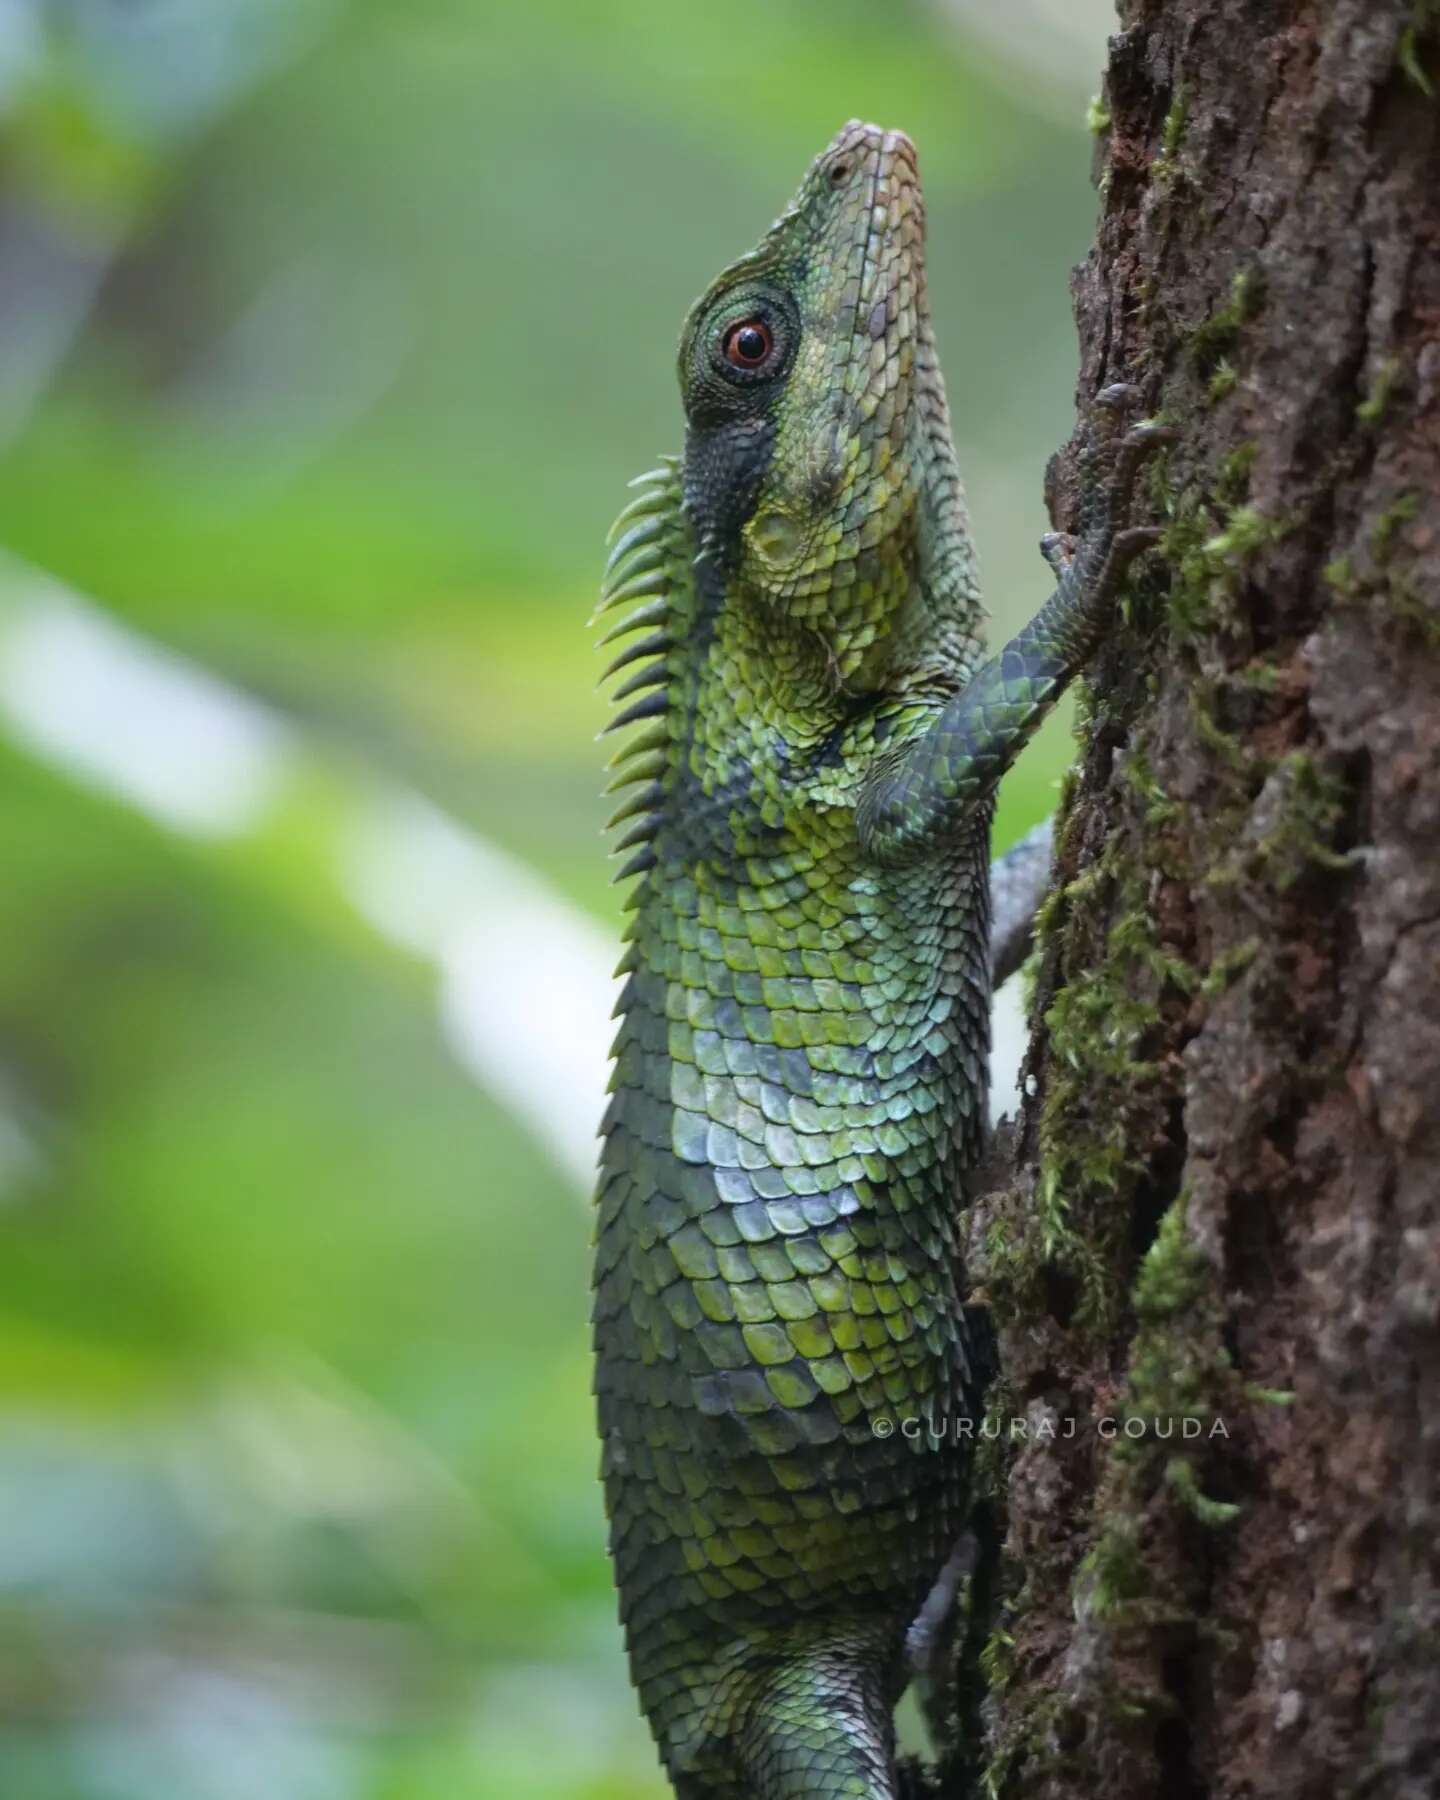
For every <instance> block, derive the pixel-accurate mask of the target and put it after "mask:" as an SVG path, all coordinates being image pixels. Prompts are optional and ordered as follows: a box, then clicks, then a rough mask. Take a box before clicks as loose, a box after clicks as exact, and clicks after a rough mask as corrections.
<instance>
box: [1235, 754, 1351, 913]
mask: <svg viewBox="0 0 1440 1800" xmlns="http://www.w3.org/2000/svg"><path fill="white" fill-rule="evenodd" d="M1270 779H1271V782H1272V783H1273V784H1274V787H1275V801H1276V805H1275V814H1276V818H1275V823H1274V825H1273V826H1272V827H1271V829H1270V831H1269V832H1268V833H1267V834H1266V836H1265V837H1264V838H1262V839H1261V841H1260V843H1259V844H1258V845H1257V846H1256V847H1255V851H1254V857H1255V860H1256V861H1257V863H1258V864H1259V865H1260V867H1261V868H1262V869H1263V870H1264V872H1265V873H1266V875H1267V876H1268V877H1269V879H1270V880H1271V881H1272V882H1273V884H1274V886H1275V887H1276V888H1277V889H1278V890H1279V891H1280V892H1281V893H1285V892H1286V891H1287V890H1288V889H1290V888H1292V887H1294V886H1295V884H1296V883H1297V882H1298V881H1300V880H1302V879H1303V878H1304V877H1305V876H1306V875H1308V874H1310V872H1311V871H1312V870H1313V869H1315V868H1322V869H1333V870H1341V871H1347V872H1348V871H1349V870H1350V869H1352V868H1353V867H1354V865H1355V862H1356V860H1357V857H1358V855H1359V852H1357V851H1354V850H1336V849H1335V847H1334V841H1335V838H1336V836H1337V835H1338V834H1339V831H1340V829H1341V827H1342V825H1343V823H1344V820H1345V815H1346V813H1347V811H1348V810H1349V804H1350V786H1349V783H1348V782H1347V781H1345V780H1344V779H1343V778H1342V777H1341V776H1339V775H1337V774H1335V773H1333V772H1332V771H1330V770H1327V769H1324V768H1322V767H1321V766H1320V764H1319V763H1318V762H1317V761H1316V759H1315V758H1314V757H1313V756H1311V755H1310V754H1309V753H1308V752H1307V751H1304V750H1295V751H1292V752H1291V754H1290V755H1289V756H1287V757H1285V758H1283V760H1282V761H1281V762H1279V763H1278V764H1277V765H1276V767H1275V769H1274V771H1273V772H1272V774H1271V778H1270Z"/></svg>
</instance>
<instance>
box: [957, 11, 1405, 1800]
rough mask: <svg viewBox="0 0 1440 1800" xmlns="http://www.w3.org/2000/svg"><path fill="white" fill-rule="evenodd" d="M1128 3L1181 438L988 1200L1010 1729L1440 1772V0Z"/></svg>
mask: <svg viewBox="0 0 1440 1800" xmlns="http://www.w3.org/2000/svg"><path fill="white" fill-rule="evenodd" d="M1121 13H1122V21H1123V23H1124V25H1125V27H1126V29H1125V30H1124V31H1123V32H1122V34H1121V35H1120V36H1118V37H1116V38H1115V39H1114V40H1112V45H1111V51H1112V54H1111V61H1110V67H1109V70H1108V74H1107V79H1106V90H1105V97H1106V103H1107V106H1108V109H1109V112H1110V114H1111V124H1110V127H1109V130H1108V132H1107V133H1106V134H1105V135H1104V137H1103V138H1102V140H1101V145H1100V162H1101V168H1102V172H1103V173H1102V194H1103V210H1102V218H1101V223H1100V228H1099V235H1098V239H1097V243H1096V246H1095V248H1094V250H1093V252H1092V254H1091V256H1090V258H1089V260H1088V261H1087V262H1086V264H1085V265H1084V266H1083V267H1082V268H1081V269H1080V270H1079V272H1078V275H1077V281H1076V309H1077V314H1078V319H1079V325H1080V336H1081V344H1082V356H1083V367H1082V377H1081V393H1082V395H1084V396H1088V395H1091V394H1093V393H1094V392H1096V391H1097V390H1098V389H1099V388H1100V387H1102V386H1103V385H1104V384H1105V383H1107V382H1111V381H1116V380H1131V381H1136V382H1138V383H1139V384H1140V385H1141V387H1142V389H1143V391H1144V393H1145V396H1146V401H1147V404H1148V405H1149V407H1150V408H1151V410H1152V411H1156V412H1160V413H1161V414H1162V415H1163V416H1165V417H1166V418H1168V419H1169V420H1171V421H1172V422H1173V423H1175V424H1176V425H1178V426H1179V428H1180V432H1181V438H1180V441H1179V443H1178V444H1177V445H1176V446H1175V448H1174V449H1173V450H1172V451H1170V452H1168V453H1167V454H1166V455H1165V456H1163V457H1162V459H1161V460H1160V462H1159V464H1158V465H1157V467H1156V469H1155V471H1154V474H1153V478H1152V484H1151V486H1152V500H1153V502H1154V504H1155V506H1156V507H1157V508H1158V509H1159V510H1160V511H1161V513H1162V516H1163V518H1164V521H1165V524H1166V527H1167V531H1166V541H1165V544H1164V547H1163V550H1162V552H1161V554H1160V555H1159V556H1158V557H1156V558H1153V559H1152V563H1151V567H1150V568H1149V570H1148V572H1147V573H1145V574H1142V575H1141V576H1140V577H1138V578H1137V580H1136V582H1135V583H1134V585H1133V588H1132V593H1131V596H1130V601H1129V606H1128V619H1127V621H1126V622H1125V623H1124V624H1123V625H1120V626H1117V629H1116V631H1115V633H1114V635H1113V639H1112V641H1111V643H1110V644H1109V645H1108V646H1107V648H1106V650H1105V652H1104V654H1103V655H1102V657H1101V659H1100V660H1099V662H1098V664H1097V667H1096V669H1095V670H1094V672H1093V681H1092V683H1091V687H1090V698H1089V705H1088V707H1087V708H1086V709H1085V712H1086V717H1085V722H1084V724H1083V726H1082V730H1081V734H1080V736H1081V745H1082V749H1081V761H1080V766H1079V769H1078V771H1077V776H1076V779H1075V781H1074V782H1073V784H1072V787H1071V791H1070V793H1069V795H1068V797H1067V802H1066V807H1065V810H1064V812H1063V815H1062V820H1061V824H1060V828H1059V832H1058V836H1057V868H1058V879H1059V882H1060V884H1061V885H1060V889H1059V895H1058V898H1057V900H1056V901H1055V902H1054V903H1053V904H1052V907H1051V909H1050V914H1049V916H1048V917H1047V918H1046V919H1045V921H1044V923H1043V928H1042V931H1041V934H1040V942H1041V950H1040V956H1039V974H1038V982H1037V989H1036V1002H1035V1005H1036V1016H1037V1019H1038V1020H1039V1023H1038V1025H1037V1032H1036V1038H1035V1042H1034V1047H1033V1049H1032V1054H1031V1061H1030V1069H1029V1082H1028V1089H1027V1091H1028V1094H1029V1098H1028V1099H1027V1101H1026V1104H1025V1108H1024V1112H1023V1116H1022V1118H1021V1120H1020V1122H1019V1125H1018V1128H1017V1130H1016V1131H1015V1133H1014V1135H1013V1136H1012V1137H1011V1139H1010V1140H1009V1141H1008V1143H1006V1144H1004V1145H1002V1146H1001V1150H1000V1172H999V1175H998V1178H997V1183H996V1191H995V1192H993V1193H991V1194H990V1195H989V1196H988V1197H987V1198H986V1199H985V1200H983V1201H982V1202H981V1203H980V1204H979V1205H978V1206H977V1207H976V1208H975V1209H974V1212H973V1215H972V1219H973V1230H972V1272H973V1275H974V1276H975V1278H977V1279H978V1280H979V1282H980V1283H981V1285H982V1289H983V1293H984V1296H985V1297H986V1298H988V1300H989V1302H990V1304H991V1306H992V1308H993V1313H994V1317H995V1320H996V1324H997V1331H998V1337H999V1347H1000V1364H1001V1368H1002V1371H1003V1374H1002V1381H1001V1386H1000V1389H999V1391H998V1392H997V1394H996V1397H995V1402H994V1407H993V1409H992V1421H994V1422H998V1421H1001V1420H1005V1421H1008V1420H1009V1419H1011V1418H1019V1419H1022V1420H1024V1421H1025V1426H1026V1432H1027V1435H1026V1436H1025V1438H1024V1439H1023V1440H1019V1441H1016V1442H1014V1443H1012V1444H1011V1446H1010V1448H1009V1451H1008V1453H1007V1454H1008V1467H1007V1469H1006V1471H1005V1474H1006V1482H1005V1488H1004V1494H1005V1498H1004V1504H1003V1507H1002V1509H1001V1527H1002V1531H1003V1534H1004V1564H1003V1574H1002V1582H1001V1587H1002V1596H1003V1598H1002V1601H1001V1605H1000V1610H999V1612H998V1614H996V1615H994V1617H993V1620H992V1623H993V1625H994V1629H993V1631H992V1635H991V1637H990V1642H989V1645H988V1648H987V1651H986V1654H985V1657H984V1666H985V1669H986V1672H987V1674H988V1677H989V1682H990V1691H989V1697H988V1699H987V1700H986V1702H985V1717H986V1727H987V1735H986V1741H985V1744H984V1747H983V1752H982V1758H983V1760H984V1761H985V1763H986V1764H987V1772H988V1779H989V1782H990V1784H991V1787H992V1790H993V1791H995V1792H997V1793H1000V1794H1014V1795H1021V1794H1023V1795H1024V1796H1025V1797H1026V1800H1060V1797H1061V1796H1066V1797H1069V1796H1081V1795H1084V1796H1087V1797H1089V1796H1094V1795H1104V1796H1105V1800H1129V1797H1131V1796H1135V1797H1138V1796H1146V1797H1147V1800H1148V1797H1149V1796H1158V1795H1164V1796H1179V1797H1181V1800H1185V1797H1187V1796H1188V1797H1191V1800H1194V1797H1198V1796H1206V1797H1207V1800H1239V1797H1240V1796H1246V1797H1256V1800H1258V1797H1260V1796H1271V1795H1275V1796H1280V1795H1284V1796H1294V1797H1301V1800H1308V1797H1310V1796H1314V1800H1332V1797H1334V1796H1341V1795H1365V1796H1375V1797H1381V1796H1384V1797H1389V1796H1395V1797H1397V1800H1398V1797H1401V1796H1404V1797H1405V1800H1411V1797H1418V1796H1421V1795H1432V1794H1440V1548H1437V1546H1440V1329H1437V1327H1440V100H1437V98H1436V93H1437V92H1440V5H1437V4H1436V0H1127V3H1125V4H1122V6H1121ZM1064 485H1065V484H1064V482H1063V480H1062V481H1060V482H1058V483H1057V490H1063V488H1064ZM1056 510H1057V511H1058V513H1059V514H1060V515H1061V516H1060V517H1059V519H1058V520H1057V522H1058V523H1060V524H1062V525H1063V524H1064V523H1065V519H1064V516H1063V515H1064V511H1065V508H1064V506H1063V504H1061V505H1059V506H1058V507H1057V509H1056ZM1109 1418H1113V1419H1116V1420H1117V1421H1123V1420H1126V1419H1139V1420H1141V1421H1142V1422H1143V1429H1144V1432H1145V1435H1143V1436H1141V1437H1137V1438H1127V1437H1125V1435H1124V1427H1123V1426H1118V1427H1117V1428H1116V1429H1117V1435H1115V1436H1113V1437H1111V1436H1106V1435H1104V1428H1103V1427H1101V1426H1100V1423H1099V1422H1100V1421H1102V1420H1104V1419H1109ZM1187 1418H1189V1419H1194V1420H1197V1421H1198V1422H1199V1424H1200V1427H1201V1431H1200V1435H1198V1436H1194V1437H1191V1438H1189V1439H1186V1438H1184V1437H1183V1436H1182V1435H1181V1434H1182V1432H1183V1430H1184V1429H1185V1428H1184V1426H1183V1423H1182V1421H1183V1420H1185V1419H1187ZM1217 1419H1218V1420H1220V1421H1221V1422H1222V1424H1223V1431H1224V1433H1225V1434H1226V1435H1220V1434H1219V1432H1218V1431H1217V1430H1216V1426H1215V1421H1216V1420H1217ZM1157 1420H1158V1421H1160V1422H1161V1426H1160V1429H1163V1428H1164V1425H1165V1424H1167V1423H1168V1424H1169V1426H1170V1428H1171V1430H1172V1432H1173V1433H1174V1435H1172V1436H1170V1437H1168V1438H1165V1437H1161V1436H1160V1435H1159V1431H1158V1430H1157V1428H1156V1424H1155V1421H1157ZM1047 1421H1048V1422H1049V1426H1050V1429H1053V1430H1054V1431H1055V1432H1056V1433H1057V1435H1056V1436H1055V1437H1053V1438H1052V1437H1050V1436H1048V1435H1046V1423H1047ZM1132 1429H1133V1427H1132ZM1067 1432H1069V1433H1073V1435H1066V1434H1067ZM1002 1460H1003V1459H1002Z"/></svg>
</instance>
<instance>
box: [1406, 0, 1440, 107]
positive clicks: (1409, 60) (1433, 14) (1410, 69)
mask: <svg viewBox="0 0 1440 1800" xmlns="http://www.w3.org/2000/svg"><path fill="white" fill-rule="evenodd" d="M1437 23H1440V0H1415V5H1414V6H1413V7H1412V9H1411V12H1410V21H1409V23H1408V24H1407V25H1406V27H1405V29H1404V30H1403V31H1402V32H1401V33H1400V42H1399V44H1398V45H1397V46H1396V51H1395V60H1396V61H1397V62H1398V63H1399V65H1400V67H1401V68H1402V69H1403V70H1404V72H1405V76H1406V79H1407V80H1408V81H1410V82H1411V83H1412V84H1413V85H1414V86H1415V87H1417V88H1418V89H1419V90H1420V92H1421V93H1422V94H1424V95H1425V97H1426V99H1428V100H1433V99H1434V98H1435V84H1434V82H1433V81H1432V80H1431V79H1430V76H1429V74H1428V73H1427V72H1426V69H1425V67H1424V65H1423V64H1422V63H1421V61H1420V46H1421V44H1422V43H1423V42H1424V41H1425V39H1426V38H1427V37H1429V36H1430V34H1431V33H1432V32H1433V31H1434V30H1435V27H1436V25H1437Z"/></svg>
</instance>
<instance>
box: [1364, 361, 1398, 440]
mask: <svg viewBox="0 0 1440 1800" xmlns="http://www.w3.org/2000/svg"><path fill="white" fill-rule="evenodd" d="M1399 373H1400V362H1399V359H1398V358H1397V357H1394V356H1387V357H1386V358H1385V360H1384V362H1382V363H1381V364H1380V366H1379V368H1378V369H1376V371H1375V379H1374V380H1373V381H1372V382H1371V383H1370V391H1369V393H1368V394H1367V395H1366V396H1365V398H1364V399H1363V400H1362V401H1361V402H1360V404H1359V405H1358V406H1357V407H1356V408H1355V417H1356V418H1357V419H1358V420H1359V421H1360V423H1361V424H1362V425H1378V424H1379V423H1380V421H1381V419H1383V418H1384V417H1385V413H1386V410H1387V408H1388V407H1389V405H1390V397H1391V395H1392V394H1393V393H1394V391H1395V379H1396V377H1397V376H1398V375H1399Z"/></svg>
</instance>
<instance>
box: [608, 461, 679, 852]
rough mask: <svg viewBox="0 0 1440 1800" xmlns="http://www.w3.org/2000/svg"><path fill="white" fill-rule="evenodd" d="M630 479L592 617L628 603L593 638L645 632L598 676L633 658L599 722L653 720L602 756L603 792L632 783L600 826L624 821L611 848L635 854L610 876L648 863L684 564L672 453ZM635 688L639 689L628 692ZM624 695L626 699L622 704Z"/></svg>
mask: <svg viewBox="0 0 1440 1800" xmlns="http://www.w3.org/2000/svg"><path fill="white" fill-rule="evenodd" d="M630 485H631V487H633V488H637V489H638V490H639V492H638V493H637V494H636V496H635V498H634V499H633V500H632V501H631V502H630V503H629V505H628V506H626V507H625V509H624V510H623V511H622V512H621V514H620V516H619V518H618V519H616V521H615V523H614V524H613V525H612V526H611V528H610V537H609V540H608V541H609V543H610V545H611V550H610V555H609V558H608V560H607V561H606V564H605V573H604V577H603V579H602V582H601V588H600V604H599V606H598V607H597V608H596V612H595V619H596V620H599V619H601V618H603V617H604V616H605V614H607V613H609V612H612V611H614V609H615V608H617V607H624V606H628V607H631V608H632V610H630V611H628V612H627V613H625V614H624V616H623V617H622V618H621V619H620V620H619V621H618V623H616V624H614V625H612V626H611V627H610V629H609V630H608V631H607V632H606V633H605V635H604V636H603V637H602V638H601V639H600V646H599V647H601V648H603V647H605V646H607V645H609V644H613V643H617V642H618V641H619V640H621V639H624V638H629V637H632V636H633V635H634V634H635V633H637V632H641V631H643V632H646V633H647V635H646V636H644V637H642V638H639V639H638V640H637V641H636V642H633V643H629V644H625V645H624V646H623V647H622V648H621V649H620V650H619V651H618V652H617V653H616V655H615V656H614V658H613V659H612V661H611V662H610V664H609V666H608V668H607V669H606V670H605V673H604V674H603V675H602V676H601V677H600V679H601V680H602V681H608V680H610V679H611V678H612V677H613V676H615V675H618V674H619V673H620V671H621V670H622V669H632V665H638V667H633V669H632V673H631V674H630V675H628V676H627V677H626V679H625V680H624V681H622V682H621V684H620V685H619V687H618V688H616V690H615V692H614V694H613V696H612V698H613V699H614V700H615V702H616V704H617V705H618V706H620V710H619V711H618V712H617V713H616V715H615V717H614V718H613V719H611V721H610V723H609V724H608V725H607V726H606V727H605V732H606V733H608V732H611V731H620V730H622V729H624V728H625V727H627V726H630V725H642V724H646V723H647V721H653V723H650V724H649V725H648V728H647V729H646V730H644V731H641V732H638V733H636V735H635V736H634V737H632V738H631V739H629V741H628V742H627V743H625V744H624V745H623V746H622V748H621V749H620V750H619V751H618V752H617V753H616V755H615V756H613V757H612V758H611V760H610V764H609V767H610V770H611V771H612V779H611V780H610V782H609V784H608V785H607V787H606V789H605V792H606V793H607V794H610V793H615V792H618V791H621V790H623V789H626V788H631V787H634V788H636V789H637V791H636V792H635V793H633V794H630V795H628V796H627V797H626V798H625V800H624V801H623V802H622V803H621V804H620V805H619V806H618V807H617V808H616V810H615V813H614V815H613V816H612V817H611V818H610V819H609V820H608V821H607V823H606V826H605V829H606V830H607V831H613V830H614V829H615V828H616V827H617V826H619V825H622V824H625V823H626V822H627V821H628V822H630V825H629V829H628V830H627V831H626V832H625V834H624V835H623V836H622V837H621V838H620V839H619V840H618V842H617V843H616V845H615V850H616V852H617V853H619V852H621V851H624V850H633V851H634V855H632V856H631V857H630V858H629V860H628V861H627V862H625V863H624V864H622V866H621V868H620V869H619V871H618V873H617V874H616V876H615V880H616V881H625V880H627V879H628V878H629V877H630V876H632V875H643V874H644V873H645V872H646V870H647V869H651V868H653V867H654V866H655V852H654V850H653V849H652V847H651V840H652V839H653V838H654V835H655V833H656V831H657V830H658V829H659V825H660V816H661V815H660V810H659V808H660V802H661V799H662V797H663V794H664V782H663V776H664V774H665V767H666V752H667V750H668V748H669V744H670V729H669V722H668V717H667V715H668V713H669V710H670V694H669V685H670V676H671V670H670V665H669V657H670V653H671V651H672V650H674V649H675V646H676V632H675V612H676V604H677V597H678V596H677V589H678V586H679V583H680V581H681V580H683V570H682V569H681V567H679V566H677V565H679V564H681V563H682V562H683V554H684V552H683V543H682V539H681V532H682V522H681V515H680V505H681V496H680V483H679V474H678V459H676V458H674V457H666V458H665V459H664V460H663V462H662V463H661V465H660V467H659V468H656V469H651V470H650V471H649V472H648V473H647V474H644V475H641V476H639V477H638V478H637V479H636V480H635V481H632V482H631V483H630ZM652 690H653V691H652ZM637 695H638V696H639V697H638V698H635V697H634V696H637ZM627 700H628V701H629V702H630V704H629V705H628V706H625V705H622V704H621V703H622V702H624V701H627ZM602 735H603V734H602Z"/></svg>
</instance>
